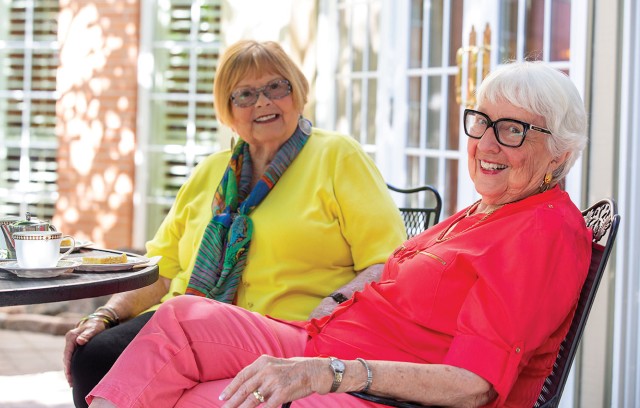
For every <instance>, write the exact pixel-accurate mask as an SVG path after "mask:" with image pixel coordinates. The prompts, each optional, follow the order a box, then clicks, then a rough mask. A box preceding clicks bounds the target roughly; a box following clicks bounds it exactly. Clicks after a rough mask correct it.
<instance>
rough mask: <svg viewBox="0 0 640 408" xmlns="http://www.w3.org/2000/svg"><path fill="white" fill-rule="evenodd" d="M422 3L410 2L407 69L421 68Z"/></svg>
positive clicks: (414, 0) (418, 0)
mask: <svg viewBox="0 0 640 408" xmlns="http://www.w3.org/2000/svg"><path fill="white" fill-rule="evenodd" d="M423 13H424V8H423V1H422V0H412V1H411V14H410V16H411V17H410V20H409V21H410V27H409V36H410V39H409V67H410V68H418V67H421V66H422V32H423V30H424V25H423Z"/></svg>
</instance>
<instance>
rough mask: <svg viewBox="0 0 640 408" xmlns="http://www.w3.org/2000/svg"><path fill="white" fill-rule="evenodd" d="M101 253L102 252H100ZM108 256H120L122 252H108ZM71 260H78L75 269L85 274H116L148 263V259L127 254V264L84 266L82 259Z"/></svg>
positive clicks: (75, 257)
mask: <svg viewBox="0 0 640 408" xmlns="http://www.w3.org/2000/svg"><path fill="white" fill-rule="evenodd" d="M100 252H102V251H100ZM109 253H110V254H116V255H117V254H121V253H122V252H116V251H109ZM82 256H94V255H93V254H90V253H83V254H82ZM71 259H74V260H75V259H78V260H79V261H80V265H79V266H78V267H77V268H76V269H77V270H79V271H85V272H117V271H126V270H128V269H132V268H133V267H134V266H136V265H140V264H144V263H147V262H149V258H147V257H145V256H141V255H133V254H130V253H127V262H125V263H117V264H85V263H82V258H81V257H77V256H74V257H73V258H71Z"/></svg>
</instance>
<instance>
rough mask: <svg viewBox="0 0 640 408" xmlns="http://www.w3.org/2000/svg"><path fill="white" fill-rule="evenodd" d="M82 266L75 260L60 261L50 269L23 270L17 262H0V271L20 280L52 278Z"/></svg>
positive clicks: (80, 262)
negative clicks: (14, 275)
mask: <svg viewBox="0 0 640 408" xmlns="http://www.w3.org/2000/svg"><path fill="white" fill-rule="evenodd" d="M80 264H82V261H79V260H75V259H62V260H60V261H58V265H56V266H54V267H51V268H23V267H21V266H20V265H18V262H16V261H11V262H2V263H0V269H4V270H6V271H9V272H11V273H14V274H16V275H18V276H19V277H21V278H52V277H54V276H60V275H63V274H65V273H70V272H73V270H74V269H75V268H76V267H78V266H79V265H80Z"/></svg>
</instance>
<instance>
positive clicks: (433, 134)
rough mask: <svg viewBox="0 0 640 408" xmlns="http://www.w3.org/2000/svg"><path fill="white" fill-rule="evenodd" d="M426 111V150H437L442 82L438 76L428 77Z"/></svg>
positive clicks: (438, 144) (438, 145)
mask: <svg viewBox="0 0 640 408" xmlns="http://www.w3.org/2000/svg"><path fill="white" fill-rule="evenodd" d="M428 84H429V86H428V91H427V92H428V96H427V100H426V101H425V102H426V109H427V134H426V135H425V137H426V140H427V143H426V145H427V148H429V149H438V148H439V147H440V112H441V110H442V108H443V106H442V100H443V98H442V86H441V84H442V81H441V79H440V76H431V77H429V82H428Z"/></svg>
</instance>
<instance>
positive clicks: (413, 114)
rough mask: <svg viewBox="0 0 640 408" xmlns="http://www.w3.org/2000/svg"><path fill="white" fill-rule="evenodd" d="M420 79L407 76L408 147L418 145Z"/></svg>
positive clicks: (420, 98) (420, 97)
mask: <svg viewBox="0 0 640 408" xmlns="http://www.w3.org/2000/svg"><path fill="white" fill-rule="evenodd" d="M421 89H422V79H421V78H415V77H414V78H409V87H408V93H409V103H408V112H409V124H408V129H407V131H408V132H409V134H408V137H407V145H408V146H409V147H420V118H421V106H422V105H421V100H422V93H421Z"/></svg>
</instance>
